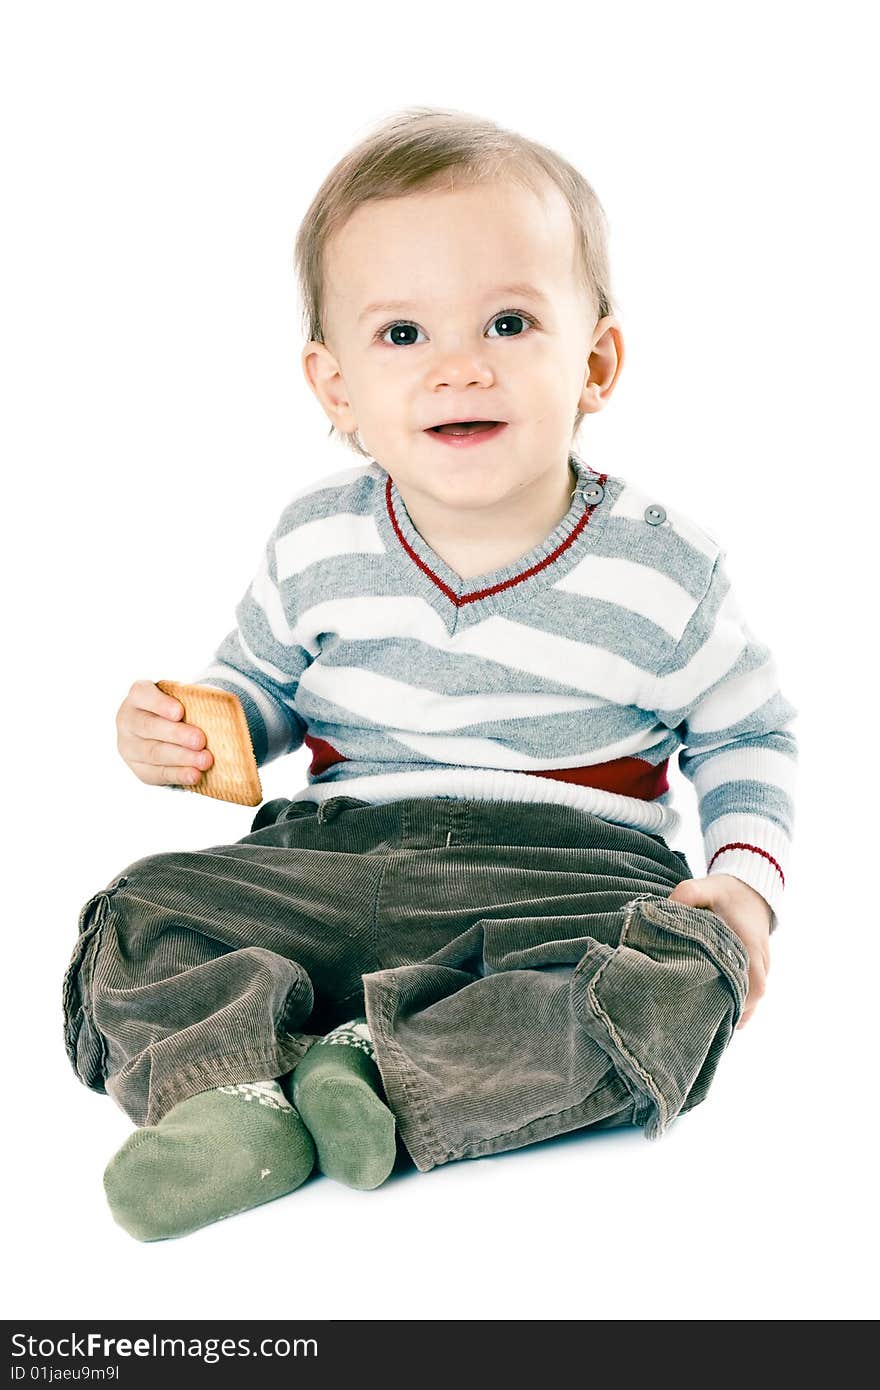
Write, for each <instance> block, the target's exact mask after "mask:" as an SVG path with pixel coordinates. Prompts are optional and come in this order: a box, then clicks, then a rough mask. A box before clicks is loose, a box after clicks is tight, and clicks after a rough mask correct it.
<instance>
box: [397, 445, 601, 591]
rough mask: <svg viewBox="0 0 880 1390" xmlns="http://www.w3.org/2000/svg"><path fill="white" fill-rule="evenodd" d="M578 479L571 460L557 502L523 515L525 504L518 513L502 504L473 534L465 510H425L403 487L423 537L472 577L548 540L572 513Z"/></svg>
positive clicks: (464, 576) (476, 524)
mask: <svg viewBox="0 0 880 1390" xmlns="http://www.w3.org/2000/svg"><path fill="white" fill-rule="evenodd" d="M577 482H578V475H577V472H576V470H575V469H574V468H573V467H572V465H571V464H569V465H568V469H567V470H566V475H565V482H564V484H563V486H562V487H561V488H560V489H559V490H558V491H557V492H556V493H555V494H554V496H553V497H552V498H551V499H550V501H551V502H552V505H548V506H545V507H542V508H541V513H542V514H541V515H539V514H538V513H537V512H531V513H530V514H528V515H526V516H523V514H522V508H520V509H519V510H518V512H514V511H512V510H508V509H505V508H504V507H500V508H498V509H497V510H496V511H495V513H494V514H493V513H488V514H487V513H485V512H484V513H482V514H481V515H480V516H479V517H476V516H475V517H474V518H473V523H474V525H473V531H472V532H471V533H470V534H469V533H468V531H467V527H466V524H465V523H464V519H463V518H462V516H461V514H460V513H459V514H457V515H455V516H452V517H450V516H449V514H446V515H445V516H444V515H442V514H434V513H426V512H425V510H424V509H423V508H422V507H421V506H420V505H419V502H418V501H417V500H415V501H413V502H412V503H410V501H409V500H408V498H407V496H406V495H405V493H404V492H403V491H402V490H400V489H398V490H399V491H401V496H402V497H403V501H404V505H405V506H406V509H407V511H408V513H409V516H410V520H411V521H412V523H413V525H414V526H415V528H416V530H417V531H418V533H419V535H420V536H421V537H422V539H423V540H425V541H426V542H427V544H428V545H429V546H430V547H431V549H432V550H433V551H434V552H435V554H437V555H439V556H440V559H441V560H443V561H444V563H445V564H447V565H448V566H449V568H450V569H451V570H452V571H453V572H454V573H455V574H457V575H458V576H459V578H460V579H472V578H474V577H475V576H478V575H482V574H492V573H493V572H494V571H495V570H499V569H505V568H506V567H507V566H508V565H511V564H513V562H514V561H515V560H518V559H520V558H521V557H522V556H524V555H527V554H528V553H529V551H531V550H534V548H535V546H536V545H539V544H540V543H541V541H543V540H546V539H547V537H548V536H549V535H551V534H552V532H553V531H555V530H556V527H557V526H558V525H559V523H560V521H562V519H563V517H565V516H567V514H568V511H569V509H570V507H571V499H572V496H573V492H574V489H575V488H576V487H577Z"/></svg>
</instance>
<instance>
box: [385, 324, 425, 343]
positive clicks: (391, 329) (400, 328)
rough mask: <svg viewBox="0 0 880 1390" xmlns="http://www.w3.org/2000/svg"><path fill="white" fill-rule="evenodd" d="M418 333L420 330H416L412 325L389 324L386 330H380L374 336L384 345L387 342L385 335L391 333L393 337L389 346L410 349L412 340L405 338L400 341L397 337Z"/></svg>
mask: <svg viewBox="0 0 880 1390" xmlns="http://www.w3.org/2000/svg"><path fill="white" fill-rule="evenodd" d="M418 332H420V329H418V328H417V327H416V325H415V324H414V323H390V324H389V325H388V327H387V328H380V329H379V332H378V334H377V335H376V336H377V337H378V339H379V341H380V343H384V342H386V341H387V339H386V337H385V335H386V333H393V334H394V335H395V336H394V337H393V338H392V340H391V343H390V344H389V346H391V347H411V346H412V340H411V339H409V338H405V339H403V340H402V339H401V337H400V336H399V335H401V334H407V333H418Z"/></svg>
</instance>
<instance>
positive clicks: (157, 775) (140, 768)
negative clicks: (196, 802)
mask: <svg viewBox="0 0 880 1390" xmlns="http://www.w3.org/2000/svg"><path fill="white" fill-rule="evenodd" d="M129 767H130V768H131V770H132V772H134V773H135V775H136V776H137V777H139V778H140V780H141V781H142V782H146V783H148V784H149V785H150V786H153V787H194V786H195V784H196V783H197V782H198V781H199V779H200V777H201V775H202V774H201V772H200V771H199V769H198V768H197V767H174V766H172V765H170V764H161V765H157V764H156V763H139V762H134V761H132V762H129Z"/></svg>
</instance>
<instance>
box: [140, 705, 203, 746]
mask: <svg viewBox="0 0 880 1390" xmlns="http://www.w3.org/2000/svg"><path fill="white" fill-rule="evenodd" d="M124 732H125V733H127V734H128V735H129V736H131V737H134V738H142V739H149V740H151V741H155V742H158V743H177V744H180V745H182V746H183V747H186V748H204V746H205V734H204V731H203V730H202V729H199V728H197V727H196V726H195V724H181V723H179V722H178V723H175V722H174V721H173V720H170V719H166V718H165V717H164V716H163V715H155V714H148V713H147V712H146V711H145V710H132V711H131V715H130V717H129V719H128V721H127V722H126V724H125V726H124Z"/></svg>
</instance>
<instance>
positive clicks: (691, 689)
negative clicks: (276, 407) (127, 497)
mask: <svg viewBox="0 0 880 1390" xmlns="http://www.w3.org/2000/svg"><path fill="white" fill-rule="evenodd" d="M571 463H572V466H573V467H574V468H575V469H576V470H577V473H578V479H579V481H578V486H577V490H576V491H575V493H574V495H573V497H572V500H571V505H570V508H569V511H568V513H567V515H566V516H565V517H564V518H563V520H562V521H561V522H560V523H559V525H558V526H557V527H556V529H555V530H554V531H553V532H552V533H551V534H550V535H549V536H548V537H547V538H546V539H545V540H544V541H542V542H541V544H540V545H537V546H536V547H535V548H534V550H532V551H530V552H529V553H528V554H527V555H524V556H523V557H521V558H520V559H519V560H517V561H516V562H514V563H513V564H511V565H508V566H506V567H505V568H503V569H499V570H496V571H494V572H492V573H491V574H486V575H482V576H481V577H480V578H479V579H478V580H474V579H462V578H460V576H458V575H457V574H456V573H455V572H454V571H453V570H451V569H450V568H449V567H448V566H447V565H446V564H445V563H444V561H443V560H442V559H441V558H440V556H439V555H437V554H436V552H435V551H433V550H432V549H431V547H430V546H429V545H428V544H427V543H426V542H425V540H424V539H423V538H422V536H421V535H420V534H419V532H418V531H417V530H416V529H415V527H414V525H413V523H412V521H411V520H410V517H409V515H408V513H407V510H406V507H405V505H404V503H403V499H402V497H401V495H400V493H399V492H398V490H397V487H396V485H395V483H394V481H393V479H392V478H391V477H390V476H389V475H388V474H387V473H386V472H385V471H384V469H382V467H381V466H380V465H379V464H377V463H375V462H371V463H369V464H367V465H363V466H355V467H350V468H347V469H343V470H340V471H339V472H336V473H333V474H331V475H329V476H327V477H324V478H322V479H321V480H320V481H318V482H316V483H313V484H311V485H309V486H308V487H306V488H304V489H302V490H301V491H300V492H298V493H297V494H296V495H295V496H294V498H293V500H292V501H291V502H290V503H289V504H288V506H287V507H286V508H285V510H284V512H283V513H282V515H281V518H280V520H279V522H278V524H277V525H276V527H275V529H274V531H273V533H272V535H271V537H270V538H269V541H268V543H267V545H266V549H265V554H264V557H263V560H262V563H261V565H260V568H259V571H258V573H257V574H256V576H255V577H254V579H253V582H252V583H251V585H250V587H249V588H248V590H247V592H246V593H245V595H244V597H243V598H242V600H241V602H240V603H239V605H238V607H237V609H236V618H237V626H236V628H235V629H234V630H233V631H232V632H230V633H229V634H228V636H227V637H226V638H225V640H224V641H223V642H222V643H221V645H220V647H219V648H218V649H217V651H216V654H215V657H214V659H213V661H212V662H211V663H210V664H209V665H208V666H207V667H205V668H204V669H203V670H202V672H201V673H200V674H199V676H198V677H197V678H196V679H197V680H198V681H199V683H201V684H204V685H210V686H216V687H219V688H220V689H222V690H229V691H232V692H233V693H234V694H235V695H237V696H238V697H239V699H240V700H241V703H242V705H243V707H244V711H245V714H246V716H247V721H248V726H249V728H250V731H251V737H252V739H253V744H254V750H255V752H256V756H257V762H258V763H259V764H264V763H267V762H269V761H270V760H272V759H274V758H277V757H279V756H280V755H281V754H284V753H289V752H291V751H293V750H294V749H297V748H299V747H300V746H301V745H302V744H305V745H306V747H307V748H308V749H309V750H310V752H311V765H310V767H309V769H308V785H307V786H306V787H305V788H304V789H303V790H302V791H300V792H298V793H297V796H296V799H298V800H305V799H311V800H314V801H321V800H323V799H325V798H326V797H328V796H338V795H341V794H344V795H348V796H355V797H359V798H361V799H362V800H364V801H368V802H383V801H392V800H398V799H400V798H402V797H410V796H444V797H468V798H481V799H489V800H499V799H501V800H529V801H545V802H548V801H552V802H562V803H564V804H566V805H570V806H575V807H578V808H581V809H583V810H585V811H589V812H591V813H592V814H593V815H596V816H600V817H603V818H605V819H606V820H609V821H614V822H617V823H619V824H621V825H627V826H631V827H635V828H636V829H639V830H643V831H646V832H647V833H649V834H653V835H661V836H662V837H663V838H664V839H665V840H667V842H668V841H669V840H670V838H671V837H672V836H673V835H674V833H675V831H676V830H677V828H678V826H679V824H680V818H679V815H678V813H677V812H676V811H675V810H674V809H673V806H672V804H671V802H672V792H671V790H670V788H669V784H668V781H667V767H668V763H669V759H670V757H671V756H672V755H673V754H675V753H677V756H678V765H679V767H680V769H681V771H682V772H683V774H684V775H685V777H687V778H688V779H689V780H690V781H691V783H692V784H693V786H694V789H695V792H696V795H697V800H698V806H699V814H700V825H701V830H702V835H703V841H704V846H705V853H706V871H707V872H708V873H710V874H711V873H725V874H732V875H735V876H736V877H737V878H740V879H742V880H744V881H745V882H746V883H749V884H751V885H752V886H753V887H754V888H756V889H757V890H758V892H759V893H761V894H762V895H763V897H764V898H765V899H766V900H767V902H768V903H769V904H770V907H771V909H772V913H773V917H772V926H773V927H774V928H775V926H776V921H777V917H776V914H777V911H778V907H779V904H780V901H781V895H782V890H783V885H784V882H785V872H786V862H787V860H788V856H789V845H790V837H791V829H792V791H793V782H794V771H795V760H796V751H797V749H796V742H795V739H794V736H793V735H792V734H791V732H790V731H789V729H788V727H787V726H788V725H789V723H790V722H791V720H792V719H793V718H794V717H795V714H796V711H795V710H794V709H793V708H792V706H791V705H790V704H788V702H787V701H786V700H785V699H784V698H783V696H782V694H781V693H780V691H779V689H778V683H777V676H776V672H775V669H774V665H773V661H772V658H771V655H770V653H769V651H768V649H767V647H766V646H764V645H762V643H761V642H759V641H758V640H757V638H755V637H754V636H753V634H752V633H751V631H750V630H749V628H748V627H747V626H746V624H745V622H744V621H743V618H742V615H741V613H740V611H739V609H738V607H737V603H736V600H735V597H734V594H733V592H732V591H731V587H730V581H729V579H728V577H727V575H726V573H725V570H724V567H723V552H722V551H721V549H720V547H719V545H718V544H717V542H716V541H714V540H713V539H712V538H711V537H710V536H709V535H707V534H706V532H705V531H703V530H702V529H700V527H698V526H696V525H695V524H694V523H693V522H692V521H690V520H689V519H688V518H687V517H686V516H684V515H682V514H681V513H677V512H674V511H671V510H670V511H667V510H666V509H665V508H663V507H662V506H661V505H660V504H658V503H656V501H655V500H654V499H652V498H651V497H649V496H647V495H645V494H643V493H641V492H639V491H638V490H637V489H636V488H634V487H631V486H630V485H629V484H627V483H626V482H625V481H623V480H622V479H620V478H616V477H612V476H609V475H606V474H600V473H597V472H595V471H594V470H593V469H591V468H589V467H588V466H587V465H586V464H585V463H584V462H583V461H582V460H581V459H580V458H579V457H578V456H577V455H576V454H574V453H572V455H571Z"/></svg>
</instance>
